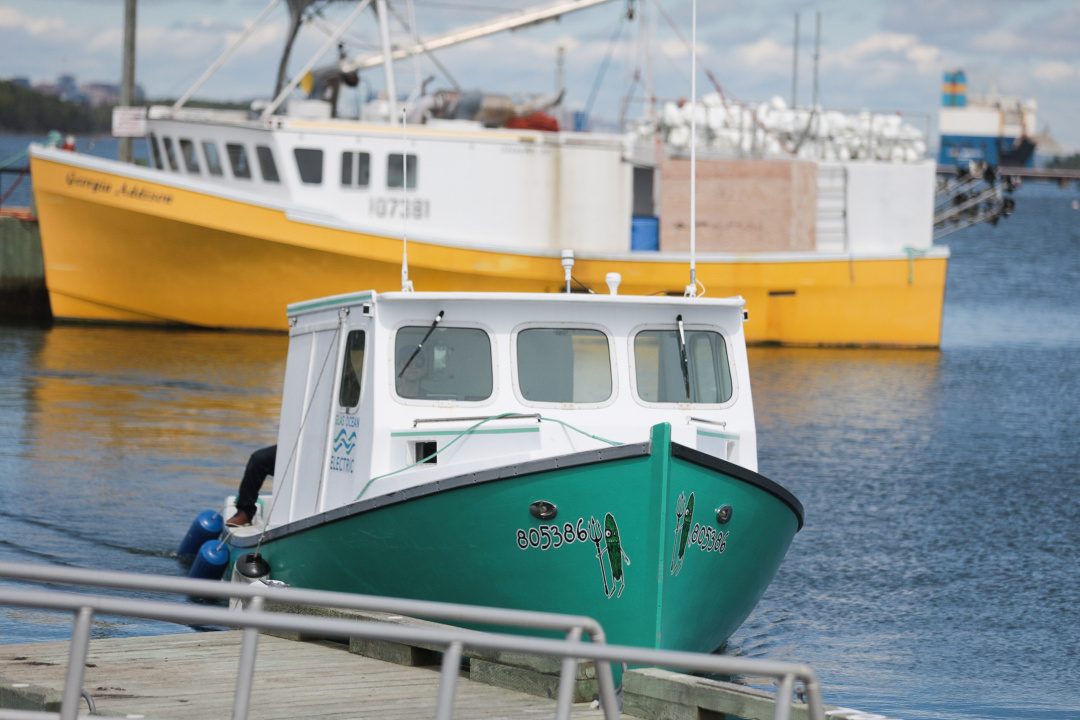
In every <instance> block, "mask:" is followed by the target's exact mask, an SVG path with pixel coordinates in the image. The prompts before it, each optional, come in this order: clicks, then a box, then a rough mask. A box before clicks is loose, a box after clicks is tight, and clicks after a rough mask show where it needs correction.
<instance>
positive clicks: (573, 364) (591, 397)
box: [517, 328, 612, 403]
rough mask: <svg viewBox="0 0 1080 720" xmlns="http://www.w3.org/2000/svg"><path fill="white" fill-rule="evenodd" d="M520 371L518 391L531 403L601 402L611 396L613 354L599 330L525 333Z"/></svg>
mask: <svg viewBox="0 0 1080 720" xmlns="http://www.w3.org/2000/svg"><path fill="white" fill-rule="evenodd" d="M517 371H518V390H520V392H521V396H522V397H523V398H525V399H526V400H528V401H530V402H557V403H599V402H604V401H605V400H607V399H608V398H610V397H611V389H612V382H611V352H610V349H609V347H608V337H607V335H605V334H604V333H602V332H600V331H599V330H589V329H585V328H527V329H525V330H522V331H521V332H519V333H518V336H517Z"/></svg>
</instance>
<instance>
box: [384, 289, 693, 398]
mask: <svg viewBox="0 0 1080 720" xmlns="http://www.w3.org/2000/svg"><path fill="white" fill-rule="evenodd" d="M442 316H443V311H442V310H440V311H439V314H438V315H436V316H435V322H433V323H431V327H429V328H428V331H427V334H426V335H424V339H423V340H421V341H420V344H419V345H417V346H416V349H415V350H413V353H412V355H410V356H409V359H408V360H406V361H405V364H404V365H402V366H401V372H399V373H398V377H402V376H403V375H405V371H406V370H408V369H409V365H411V364H412V361H413V360H415V359H416V356H417V355H419V354H420V351H421V350H423V349H424V343H426V342H427V339H428V338H429V337H431V333H433V332H435V326H436V325H438V324H439V323H440V322H442ZM680 317H681V316H680ZM687 394H689V391H687Z"/></svg>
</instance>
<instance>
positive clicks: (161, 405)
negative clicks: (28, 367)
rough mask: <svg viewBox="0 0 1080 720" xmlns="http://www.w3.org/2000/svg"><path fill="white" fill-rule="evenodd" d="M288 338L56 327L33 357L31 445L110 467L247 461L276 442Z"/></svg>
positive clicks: (48, 456) (36, 453) (43, 454)
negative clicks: (140, 463) (137, 463)
mask: <svg viewBox="0 0 1080 720" xmlns="http://www.w3.org/2000/svg"><path fill="white" fill-rule="evenodd" d="M287 344H288V338H287V337H286V336H285V335H276V334H244V333H218V332H205V331H177V330H153V329H145V328H123V327H89V326H87V327H83V326H58V327H55V328H53V329H52V330H50V331H48V332H46V333H44V336H43V338H42V341H41V343H40V346H39V348H38V349H37V351H36V355H35V361H34V363H33V365H32V368H33V370H32V373H33V375H32V378H30V382H29V386H30V391H31V392H30V398H29V399H30V403H29V407H28V408H27V426H28V427H27V430H28V432H27V435H26V444H27V445H28V447H27V448H24V451H26V452H29V453H30V455H31V457H32V458H33V459H34V460H38V461H46V462H48V461H59V460H67V461H70V460H71V459H74V458H83V459H85V461H86V462H89V463H94V462H98V463H104V464H105V465H106V466H120V465H121V464H123V463H125V462H127V461H130V460H131V459H133V458H140V459H143V460H146V459H152V460H153V463H154V465H155V469H156V472H158V473H169V472H172V471H189V470H192V469H194V468H198V467H205V466H206V464H207V462H210V463H211V464H213V459H214V458H218V457H223V455H227V456H228V459H227V460H225V462H226V463H236V462H240V463H242V462H243V460H244V459H246V456H247V453H248V452H250V450H251V449H253V448H256V447H260V446H262V445H266V444H270V443H272V442H274V441H275V440H276V437H277V421H278V413H279V411H280V407H281V387H282V380H283V377H284V369H285V353H286V349H287ZM60 467H70V464H69V463H64V465H61V466H60ZM240 469H242V464H241V465H240V468H238V469H236V470H233V471H232V472H231V473H230V475H231V477H230V479H229V482H230V483H232V482H234V479H235V478H236V477H238V475H239V470H240Z"/></svg>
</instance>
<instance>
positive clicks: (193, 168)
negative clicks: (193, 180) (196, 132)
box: [180, 138, 199, 175]
mask: <svg viewBox="0 0 1080 720" xmlns="http://www.w3.org/2000/svg"><path fill="white" fill-rule="evenodd" d="M180 155H181V156H182V157H183V158H184V167H185V168H186V169H187V171H188V172H189V173H192V174H193V175H198V174H199V156H198V154H197V153H196V152H195V143H193V142H191V141H190V140H188V139H187V138H180Z"/></svg>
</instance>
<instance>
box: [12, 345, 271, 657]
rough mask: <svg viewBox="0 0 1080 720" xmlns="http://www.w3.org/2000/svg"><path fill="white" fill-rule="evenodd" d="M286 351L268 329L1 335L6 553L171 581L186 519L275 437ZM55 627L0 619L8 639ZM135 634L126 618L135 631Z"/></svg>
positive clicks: (38, 635)
mask: <svg viewBox="0 0 1080 720" xmlns="http://www.w3.org/2000/svg"><path fill="white" fill-rule="evenodd" d="M287 343H288V339H287V337H285V336H284V335H269V334H267V335H263V334H244V333H216V332H188V331H168V330H152V329H131V328H119V327H117V328H113V327H82V326H57V327H54V328H52V329H50V330H39V329H26V328H4V330H3V332H2V333H0V367H2V368H3V370H2V371H0V372H2V373H3V381H4V382H3V387H2V389H0V442H2V445H0V460H2V470H3V471H2V472H0V493H2V496H3V502H2V503H0V558H3V559H5V560H10V561H15V562H47V563H50V564H56V565H65V564H71V565H77V566H82V567H94V568H107V569H123V570H131V571H135V572H148V573H163V574H176V573H177V572H178V570H179V569H180V568H179V567H178V563H177V561H176V559H175V557H174V554H173V553H174V551H175V548H176V544H177V543H178V541H179V538H181V537H183V534H184V532H185V531H186V529H187V525H188V523H190V522H191V519H192V518H193V517H194V515H195V514H196V513H197V512H198V511H199V510H201V509H203V508H205V507H206V506H207V505H208V504H212V503H214V502H219V501H220V499H221V498H223V497H224V496H225V495H227V494H230V493H232V492H235V489H236V486H237V483H238V480H239V476H240V473H241V471H242V469H243V465H244V462H245V461H246V459H247V456H248V454H249V453H250V452H251V450H252V449H253V448H256V447H261V446H263V445H267V444H271V443H273V442H274V441H275V440H276V437H277V415H278V412H279V410H280V403H281V399H280V398H281V386H282V379H283V377H284V365H285V351H286V347H287ZM61 625H63V623H61ZM99 630H100V631H101V632H105V631H106V630H105V627H104V626H102V628H100V629H99ZM51 632H52V626H51V625H47V626H44V627H38V628H36V629H35V628H34V626H32V625H31V626H27V624H26V623H25V622H18V619H17V618H12V620H11V621H10V622H9V621H8V620H0V635H3V636H5V637H10V638H17V637H19V636H20V635H21V634H27V635H28V637H27V639H35V640H37V639H48V638H49V636H50V633H51ZM108 632H110V633H113V634H116V633H117V632H119V631H117V630H116V628H112V629H111V630H109V631H108ZM140 632H141V633H145V632H147V630H146V629H145V628H144V627H142V625H141V621H131V631H130V632H129V634H140ZM157 632H161V630H157ZM62 636H63V635H61V637H62ZM9 641H10V642H15V641H16V640H14V639H12V640H9Z"/></svg>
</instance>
